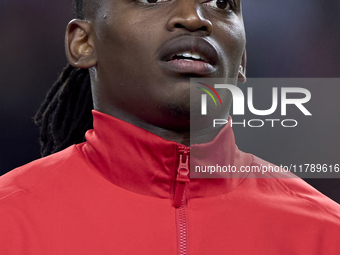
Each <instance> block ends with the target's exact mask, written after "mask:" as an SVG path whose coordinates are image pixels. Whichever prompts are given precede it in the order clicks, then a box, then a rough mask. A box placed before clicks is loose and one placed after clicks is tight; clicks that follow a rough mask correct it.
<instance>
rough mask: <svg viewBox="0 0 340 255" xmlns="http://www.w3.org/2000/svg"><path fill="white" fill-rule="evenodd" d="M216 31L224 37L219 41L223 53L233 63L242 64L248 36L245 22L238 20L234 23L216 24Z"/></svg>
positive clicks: (219, 22)
mask: <svg viewBox="0 0 340 255" xmlns="http://www.w3.org/2000/svg"><path fill="white" fill-rule="evenodd" d="M216 30H218V31H219V33H218V34H220V35H222V36H221V37H220V38H219V39H220V40H219V41H220V42H221V46H222V49H221V50H222V52H224V53H225V55H226V57H227V58H228V59H229V60H230V61H231V60H233V61H237V63H238V64H239V63H240V60H241V58H242V55H243V52H244V49H245V45H246V35H245V29H244V24H243V22H241V21H239V20H237V21H233V22H221V21H218V22H216Z"/></svg>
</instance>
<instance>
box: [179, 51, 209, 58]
mask: <svg viewBox="0 0 340 255" xmlns="http://www.w3.org/2000/svg"><path fill="white" fill-rule="evenodd" d="M175 56H181V57H185V58H193V59H197V60H202V59H203V58H202V57H201V55H200V54H199V53H197V52H193V51H185V52H180V53H177V54H176V55H175Z"/></svg>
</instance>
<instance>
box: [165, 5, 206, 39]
mask: <svg viewBox="0 0 340 255" xmlns="http://www.w3.org/2000/svg"><path fill="white" fill-rule="evenodd" d="M199 2H200V1H197V0H178V1H177V2H175V3H174V6H175V7H174V10H173V12H172V13H171V16H170V18H169V20H168V23H167V29H168V30H169V31H174V30H177V29H182V30H187V31H189V32H196V31H201V32H204V33H205V34H206V35H210V34H211V32H212V23H211V21H210V20H209V19H207V18H206V17H204V10H203V7H202V5H201V4H200V3H199Z"/></svg>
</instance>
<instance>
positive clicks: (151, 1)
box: [90, 0, 245, 129]
mask: <svg viewBox="0 0 340 255" xmlns="http://www.w3.org/2000/svg"><path fill="white" fill-rule="evenodd" d="M90 22H91V23H92V25H93V29H94V31H95V38H94V43H95V51H96V55H97V65H96V67H95V69H93V70H95V71H93V72H92V83H93V93H94V103H95V108H96V109H97V110H99V111H102V112H104V113H107V114H109V115H112V116H116V117H118V118H121V119H124V120H127V121H129V122H132V123H133V122H135V121H141V122H145V123H148V124H151V125H155V126H158V127H161V128H166V129H188V128H189V126H190V125H189V120H190V116H189V115H190V93H189V88H190V86H189V85H190V79H189V78H190V77H202V78H222V77H227V78H237V76H238V71H239V66H240V65H241V64H242V56H243V54H244V51H245V31H244V25H243V19H242V14H241V6H240V0H229V1H228V0H217V1H216V0H214V1H213V0H102V1H101V4H100V5H99V6H98V7H97V9H96V13H95V15H94V18H93V19H91V20H90ZM222 96H223V95H222ZM228 110H229V109H227V108H224V109H219V110H218V111H219V112H216V114H215V115H216V116H217V117H218V116H220V117H222V116H223V117H225V116H226V114H228Z"/></svg>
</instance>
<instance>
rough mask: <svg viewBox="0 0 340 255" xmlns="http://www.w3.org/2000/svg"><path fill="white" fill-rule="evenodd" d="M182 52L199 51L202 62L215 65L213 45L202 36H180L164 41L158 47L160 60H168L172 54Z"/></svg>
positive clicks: (216, 58)
mask: <svg viewBox="0 0 340 255" xmlns="http://www.w3.org/2000/svg"><path fill="white" fill-rule="evenodd" d="M182 52H196V53H199V54H200V55H201V57H202V60H203V61H204V62H207V63H209V64H211V65H216V64H217V61H218V54H217V51H216V49H215V47H214V46H213V45H212V44H211V43H209V42H208V41H206V40H205V39H204V38H203V37H194V36H181V37H177V38H175V39H172V40H169V41H166V42H165V43H164V44H162V45H161V47H160V49H159V56H160V60H161V61H170V60H171V59H172V58H173V56H175V55H176V54H178V53H182Z"/></svg>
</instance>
